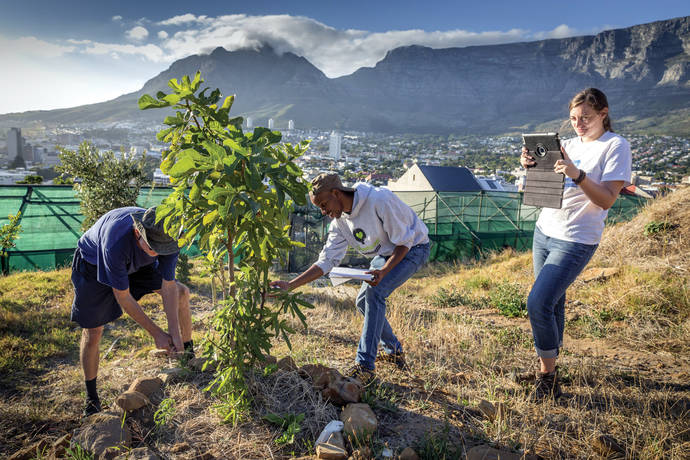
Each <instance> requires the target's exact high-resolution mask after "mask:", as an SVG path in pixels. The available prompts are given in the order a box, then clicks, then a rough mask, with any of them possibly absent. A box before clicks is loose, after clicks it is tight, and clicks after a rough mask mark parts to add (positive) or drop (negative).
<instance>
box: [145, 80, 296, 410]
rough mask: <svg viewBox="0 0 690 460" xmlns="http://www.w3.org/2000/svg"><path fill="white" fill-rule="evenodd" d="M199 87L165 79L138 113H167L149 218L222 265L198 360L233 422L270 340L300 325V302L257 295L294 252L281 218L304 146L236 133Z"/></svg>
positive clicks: (238, 122) (237, 127) (226, 107)
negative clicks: (164, 183) (202, 359)
mask: <svg viewBox="0 0 690 460" xmlns="http://www.w3.org/2000/svg"><path fill="white" fill-rule="evenodd" d="M202 82H203V80H202V79H201V74H200V73H199V72H197V74H196V75H195V77H194V79H190V77H188V76H185V77H183V78H182V81H181V82H178V81H177V80H176V79H172V80H170V81H169V82H168V85H169V87H170V88H171V89H172V92H171V93H170V94H166V93H164V92H162V91H161V92H158V94H157V95H156V97H155V98H154V97H152V96H150V95H144V96H142V97H141V98H140V99H139V107H140V108H141V109H150V108H160V107H172V108H173V109H174V110H175V115H171V116H168V117H166V118H165V121H164V124H165V125H167V128H166V129H163V130H162V131H161V132H160V133H158V139H159V140H161V141H164V142H166V143H168V144H169V147H168V148H167V149H166V150H165V151H164V152H163V157H162V162H161V170H162V171H163V172H164V173H165V174H168V175H169V176H170V180H171V183H172V186H173V191H172V192H171V193H170V195H169V196H168V197H167V198H166V199H165V200H164V201H163V202H162V203H161V205H160V206H159V207H158V210H157V213H156V214H157V217H158V218H159V219H165V220H164V223H165V229H166V231H167V232H168V233H169V234H170V235H173V236H175V237H177V238H179V241H180V245H181V246H183V245H190V244H192V243H193V242H195V241H197V242H198V245H199V248H200V249H201V251H202V252H203V253H204V254H205V255H206V257H207V258H208V259H209V260H218V259H222V260H224V261H227V262H226V263H227V265H226V273H227V276H221V277H220V279H221V281H222V283H223V296H222V297H223V299H224V300H223V301H221V302H220V303H219V307H218V308H217V309H216V314H215V317H214V322H213V324H214V331H213V333H212V334H209V337H208V341H207V344H208V345H207V348H206V353H207V357H209V358H210V357H213V359H215V360H216V364H217V369H218V370H217V375H216V379H215V381H214V382H213V383H212V384H211V387H212V388H213V389H214V391H215V393H216V395H218V396H220V397H221V400H222V401H224V403H223V404H222V405H221V407H220V409H221V415H222V416H223V417H224V419H225V420H226V421H232V422H237V420H238V418H239V417H240V416H241V415H242V413H243V411H244V410H246V409H247V407H248V406H247V404H248V402H249V401H248V398H247V397H246V396H245V395H246V392H245V390H246V384H245V381H244V376H245V371H246V370H247V369H248V367H249V366H252V365H253V364H254V363H256V362H257V361H259V360H262V359H263V358H264V356H265V354H267V353H268V352H269V351H270V348H271V339H273V338H274V337H282V338H283V339H284V340H285V341H286V342H287V343H288V345H290V341H289V337H288V334H289V333H291V332H293V331H292V329H291V328H290V326H289V323H288V321H287V317H286V316H287V315H292V316H293V317H297V318H299V319H300V320H301V321H302V323H303V324H305V325H306V323H305V317H304V314H303V313H302V311H301V307H309V306H310V305H309V304H308V303H307V302H305V301H304V300H302V299H301V298H300V297H299V296H298V295H294V294H285V293H282V294H279V295H277V296H276V297H275V298H273V299H272V300H270V301H269V299H267V294H268V293H269V281H270V279H269V270H270V268H271V267H272V265H273V261H274V260H276V259H283V260H284V258H285V257H286V255H287V252H288V251H289V249H290V248H291V247H292V246H294V245H299V244H300V243H296V242H294V241H292V240H291V239H290V236H289V212H290V210H291V208H292V205H293V203H295V204H298V205H304V204H306V200H307V193H308V186H307V183H306V182H305V181H304V180H303V178H302V171H301V169H300V168H299V167H298V166H297V165H296V164H295V159H297V158H298V157H299V156H300V155H302V154H303V153H304V152H305V151H306V149H307V147H308V143H307V142H301V143H300V144H298V145H294V146H293V145H290V144H287V143H280V141H281V134H280V133H279V132H273V131H270V130H268V129H266V128H256V129H254V130H253V131H251V132H247V133H245V132H243V131H242V121H243V120H242V118H241V117H234V118H231V117H230V115H229V112H230V108H231V107H232V103H233V101H234V96H229V97H226V98H224V99H223V100H222V101H221V94H220V91H219V90H218V89H215V90H213V91H210V92H209V91H208V88H206V89H203V90H201V91H200V90H199V88H200V86H201V84H202Z"/></svg>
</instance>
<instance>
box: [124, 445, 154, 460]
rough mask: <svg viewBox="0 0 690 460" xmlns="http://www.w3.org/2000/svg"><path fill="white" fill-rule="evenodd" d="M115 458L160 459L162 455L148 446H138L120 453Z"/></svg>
mask: <svg viewBox="0 0 690 460" xmlns="http://www.w3.org/2000/svg"><path fill="white" fill-rule="evenodd" d="M114 460H160V457H159V456H158V455H157V454H156V453H155V452H154V451H152V450H151V449H149V448H148V447H137V448H136V449H132V450H130V451H129V452H125V453H123V454H120V455H118V456H117V457H115V459H114Z"/></svg>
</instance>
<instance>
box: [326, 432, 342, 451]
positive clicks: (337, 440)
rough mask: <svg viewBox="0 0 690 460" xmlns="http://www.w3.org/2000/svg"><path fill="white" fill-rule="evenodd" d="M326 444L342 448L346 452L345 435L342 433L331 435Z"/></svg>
mask: <svg viewBox="0 0 690 460" xmlns="http://www.w3.org/2000/svg"><path fill="white" fill-rule="evenodd" d="M326 444H330V445H332V446H336V447H340V448H342V449H343V450H344V449H345V440H344V439H343V433H341V432H340V431H334V432H333V433H331V435H330V436H329V437H328V439H327V440H326Z"/></svg>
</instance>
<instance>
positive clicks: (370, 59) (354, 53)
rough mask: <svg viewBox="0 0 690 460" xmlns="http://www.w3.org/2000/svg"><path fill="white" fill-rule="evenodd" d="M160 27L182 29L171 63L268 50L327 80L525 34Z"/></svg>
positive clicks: (207, 24) (309, 24)
mask: <svg viewBox="0 0 690 460" xmlns="http://www.w3.org/2000/svg"><path fill="white" fill-rule="evenodd" d="M161 24H173V25H177V26H181V25H184V26H185V27H181V30H179V31H178V32H176V33H175V34H174V35H172V36H171V37H170V38H169V39H168V40H166V41H165V42H164V43H163V44H162V46H163V47H164V48H165V49H166V50H167V51H168V54H169V56H171V58H173V59H180V58H182V57H185V56H188V55H190V54H198V53H207V52H209V51H211V50H213V49H214V48H216V47H218V46H222V47H224V48H226V49H227V50H229V51H234V50H237V49H242V48H258V47H260V46H261V45H262V44H267V45H270V46H271V47H272V48H274V49H275V50H276V51H278V52H286V51H290V52H293V53H295V54H298V55H300V56H304V57H305V58H306V59H307V60H309V61H310V62H311V63H312V64H314V65H315V66H316V67H318V68H319V69H321V70H322V71H323V72H324V73H325V74H326V75H327V76H329V77H338V76H342V75H346V74H349V73H351V72H354V71H355V70H357V69H358V68H360V67H363V66H373V65H375V64H376V62H378V61H379V60H381V59H382V58H383V57H384V56H385V55H386V53H387V52H388V51H389V50H391V49H393V48H397V47H400V46H406V45H413V44H415V45H424V46H430V47H432V48H448V47H457V46H469V45H486V44H495V43H506V42H515V41H521V40H525V39H526V36H527V31H524V30H520V29H512V30H508V31H489V32H481V33H476V32H469V31H464V30H451V31H435V32H426V31H424V30H403V31H390V32H384V33H372V32H368V31H365V30H355V29H349V30H338V29H335V28H333V27H329V26H327V25H325V24H322V23H320V22H318V21H315V20H313V19H310V18H306V17H301V16H289V15H273V16H247V15H243V14H236V15H228V16H220V17H217V18H207V17H205V16H199V17H197V16H194V15H191V14H188V15H183V16H176V17H174V18H171V19H168V20H165V21H162V22H161Z"/></svg>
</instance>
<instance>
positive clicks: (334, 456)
mask: <svg viewBox="0 0 690 460" xmlns="http://www.w3.org/2000/svg"><path fill="white" fill-rule="evenodd" d="M316 458H320V459H326V460H347V451H346V450H345V449H344V448H343V447H338V446H334V445H332V444H328V443H327V442H324V443H321V444H319V445H318V446H316Z"/></svg>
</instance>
